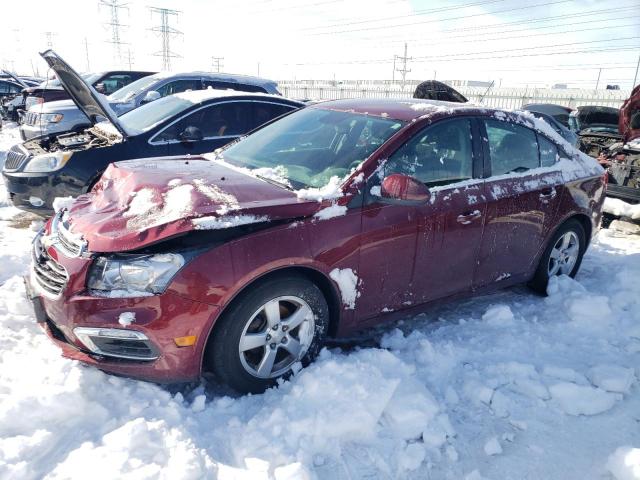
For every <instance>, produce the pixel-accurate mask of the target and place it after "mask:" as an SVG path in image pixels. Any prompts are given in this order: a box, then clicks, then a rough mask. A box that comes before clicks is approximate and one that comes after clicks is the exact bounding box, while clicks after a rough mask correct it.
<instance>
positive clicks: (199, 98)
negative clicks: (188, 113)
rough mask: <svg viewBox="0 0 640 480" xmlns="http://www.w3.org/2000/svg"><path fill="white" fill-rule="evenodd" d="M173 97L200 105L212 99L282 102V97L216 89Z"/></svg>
mask: <svg viewBox="0 0 640 480" xmlns="http://www.w3.org/2000/svg"><path fill="white" fill-rule="evenodd" d="M173 96H174V97H178V98H180V99H182V100H187V101H189V102H192V103H193V104H196V103H202V102H205V101H207V100H212V99H214V98H220V97H260V98H273V99H277V100H282V97H281V96H279V95H270V94H267V93H259V92H255V93H253V92H251V93H249V92H243V91H242V90H232V89H227V90H221V89H216V88H207V89H205V90H187V91H186V92H180V93H174V94H173Z"/></svg>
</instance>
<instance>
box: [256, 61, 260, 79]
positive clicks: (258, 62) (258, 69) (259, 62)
mask: <svg viewBox="0 0 640 480" xmlns="http://www.w3.org/2000/svg"><path fill="white" fill-rule="evenodd" d="M257 76H258V77H259V76H260V62H258V75H257Z"/></svg>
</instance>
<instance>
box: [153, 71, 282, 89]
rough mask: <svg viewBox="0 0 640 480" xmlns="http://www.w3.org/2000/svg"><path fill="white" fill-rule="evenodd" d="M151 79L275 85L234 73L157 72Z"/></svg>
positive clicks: (270, 81) (261, 85) (272, 82)
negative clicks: (172, 78)
mask: <svg viewBox="0 0 640 480" xmlns="http://www.w3.org/2000/svg"><path fill="white" fill-rule="evenodd" d="M152 77H153V78H157V79H165V78H170V77H201V78H205V79H208V80H219V81H222V82H231V83H245V84H246V83H248V84H251V85H256V86H259V87H266V86H274V85H277V83H276V82H274V81H273V80H269V79H267V78H262V77H254V76H251V75H240V74H236V73H212V72H199V71H193V72H166V71H162V72H158V73H156V74H154V75H152Z"/></svg>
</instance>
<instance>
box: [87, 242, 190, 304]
mask: <svg viewBox="0 0 640 480" xmlns="http://www.w3.org/2000/svg"><path fill="white" fill-rule="evenodd" d="M184 264H185V259H184V257H183V256H182V255H180V254H178V253H164V254H156V255H126V256H125V255H122V256H113V257H98V258H97V259H96V260H95V262H93V265H92V266H91V270H90V272H89V280H88V282H87V287H88V288H89V289H90V290H94V291H96V292H95V293H97V294H98V295H100V294H102V295H104V296H106V297H140V296H145V295H153V294H156V293H162V292H163V291H164V290H165V289H166V288H167V285H169V282H170V281H171V279H172V278H173V276H174V275H175V274H176V273H177V272H178V270H180V268H182V266H183V265H184Z"/></svg>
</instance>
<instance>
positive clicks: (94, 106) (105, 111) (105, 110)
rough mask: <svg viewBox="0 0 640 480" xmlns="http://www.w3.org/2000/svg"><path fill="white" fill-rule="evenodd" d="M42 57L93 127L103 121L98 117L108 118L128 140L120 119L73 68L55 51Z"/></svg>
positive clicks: (48, 51)
mask: <svg viewBox="0 0 640 480" xmlns="http://www.w3.org/2000/svg"><path fill="white" fill-rule="evenodd" d="M40 56H41V57H42V58H44V60H45V61H46V62H47V63H48V64H49V66H50V67H51V69H52V70H53V71H54V72H55V73H56V76H57V77H58V80H60V84H61V85H62V86H63V88H64V89H65V90H66V91H67V93H68V94H69V96H70V97H71V98H72V100H73V101H74V102H75V103H76V105H78V108H79V109H80V110H82V111H83V112H84V114H85V115H86V116H87V117H89V121H90V122H91V123H92V124H93V125H95V124H96V123H98V122H99V121H100V120H101V119H99V118H98V117H102V118H106V119H107V120H108V121H109V122H111V123H112V124H113V126H114V127H115V128H116V129H117V130H118V131H119V132H120V134H121V135H122V137H123V138H127V132H126V131H125V129H124V128H123V127H122V125H121V124H120V122H119V121H118V117H117V116H116V114H115V113H114V112H113V110H111V107H110V106H109V104H108V103H107V102H106V101H104V100H103V99H102V96H101V95H100V94H99V93H98V92H97V91H96V90H95V89H94V88H93V87H92V86H91V85H89V84H88V83H87V82H86V81H85V80H84V79H83V78H82V77H81V76H80V75H79V74H78V73H77V72H76V71H75V70H74V69H73V68H71V67H70V66H69V65H68V64H67V63H66V62H65V61H64V60H62V58H60V57H59V56H58V54H57V53H56V52H54V51H53V50H47V51H45V52H42V53H41V54H40Z"/></svg>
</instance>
